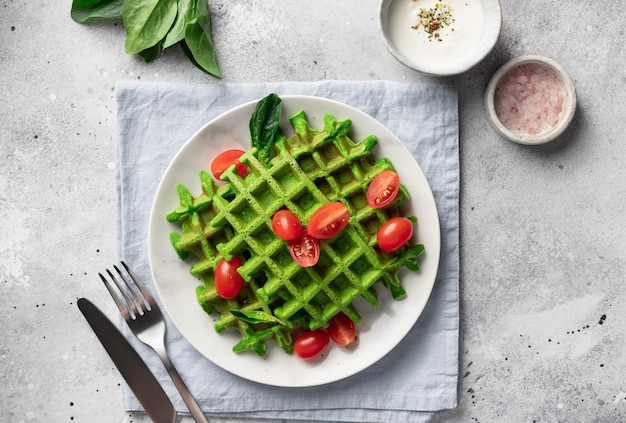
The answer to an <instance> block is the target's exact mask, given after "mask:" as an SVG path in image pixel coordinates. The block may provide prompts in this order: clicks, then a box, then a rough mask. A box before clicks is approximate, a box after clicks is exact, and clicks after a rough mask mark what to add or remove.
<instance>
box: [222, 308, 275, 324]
mask: <svg viewBox="0 0 626 423" xmlns="http://www.w3.org/2000/svg"><path fill="white" fill-rule="evenodd" d="M230 314H232V315H233V316H234V317H236V318H237V319H239V320H243V321H244V322H248V323H252V324H256V323H278V324H281V325H283V326H285V322H283V321H282V320H280V319H279V318H278V317H276V316H274V315H273V314H269V313H265V312H263V311H255V310H253V311H243V310H230Z"/></svg>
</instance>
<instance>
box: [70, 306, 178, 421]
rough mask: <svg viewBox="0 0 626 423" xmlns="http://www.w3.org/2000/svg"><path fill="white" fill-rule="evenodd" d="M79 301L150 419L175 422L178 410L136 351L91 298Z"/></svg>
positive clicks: (88, 320) (84, 313)
mask: <svg viewBox="0 0 626 423" xmlns="http://www.w3.org/2000/svg"><path fill="white" fill-rule="evenodd" d="M77 304H78V308H79V309H80V311H81V313H83V316H85V319H87V322H88V323H89V325H90V326H91V328H92V329H93V331H94V332H95V333H96V336H97V337H98V339H99V340H100V343H101V344H102V346H103V347H104V349H105V350H106V352H107V353H108V354H109V357H111V360H113V363H115V366H116V367H117V369H118V370H119V371H120V373H121V374H122V377H123V378H124V380H125V381H126V383H127V384H128V386H129V387H130V389H132V391H133V393H134V394H135V396H136V397H137V399H138V400H139V402H140V403H141V405H143V408H144V409H145V410H146V412H147V413H148V415H149V416H150V418H152V420H153V421H154V422H155V423H173V422H174V421H175V420H176V410H175V409H174V406H173V405H172V402H171V401H170V399H169V398H168V396H167V394H166V393H165V391H163V388H162V387H161V385H160V384H159V382H158V381H157V380H156V378H155V377H154V375H153V374H152V372H151V371H150V369H148V366H146V363H145V362H144V361H143V360H142V358H141V357H140V356H139V354H137V351H135V349H134V348H133V347H132V345H130V343H129V342H128V340H127V339H126V338H125V337H124V335H122V333H121V332H120V331H119V330H118V329H117V327H115V325H114V324H113V323H112V322H111V321H110V320H109V319H108V318H107V317H106V316H105V315H104V313H102V311H100V309H99V308H98V307H96V306H95V305H94V304H93V303H92V302H91V301H89V300H88V299H86V298H80V299H79V300H78V301H77Z"/></svg>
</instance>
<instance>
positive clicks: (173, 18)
mask: <svg viewBox="0 0 626 423" xmlns="http://www.w3.org/2000/svg"><path fill="white" fill-rule="evenodd" d="M70 15H71V18H72V19H73V20H74V21H76V22H79V23H84V22H86V21H88V20H90V19H93V18H101V19H122V22H123V24H124V28H125V30H126V40H125V42H124V50H125V51H126V53H128V54H138V55H139V56H141V57H142V58H143V60H144V61H146V62H151V61H153V60H155V59H157V58H158V57H159V56H160V55H161V53H162V52H163V50H164V49H166V48H168V47H171V46H173V45H175V44H180V45H181V47H182V49H183V51H184V52H185V55H186V56H187V58H188V59H189V60H190V61H191V63H193V64H194V65H195V66H197V67H198V68H199V69H201V70H202V71H204V72H206V73H208V74H210V75H213V76H215V77H218V78H221V77H222V74H221V73H220V70H219V67H218V66H217V61H216V59H215V48H214V46H213V39H212V37H211V14H210V11H209V5H208V0H128V1H124V0H72V9H71V13H70Z"/></svg>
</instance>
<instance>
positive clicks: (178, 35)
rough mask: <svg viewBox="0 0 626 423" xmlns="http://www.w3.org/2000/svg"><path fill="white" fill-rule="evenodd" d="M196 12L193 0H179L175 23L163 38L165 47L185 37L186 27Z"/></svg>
mask: <svg viewBox="0 0 626 423" xmlns="http://www.w3.org/2000/svg"><path fill="white" fill-rule="evenodd" d="M194 12H195V8H194V1H193V0H178V13H177V14H176V20H175V21H174V25H172V28H170V31H169V32H168V33H167V35H166V36H165V40H163V48H164V49H165V48H168V47H171V46H173V45H174V44H176V43H178V42H180V41H182V40H183V39H184V38H185V27H186V26H187V24H188V23H189V22H190V21H191V20H192V19H193V16H194Z"/></svg>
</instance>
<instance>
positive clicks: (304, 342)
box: [293, 329, 330, 360]
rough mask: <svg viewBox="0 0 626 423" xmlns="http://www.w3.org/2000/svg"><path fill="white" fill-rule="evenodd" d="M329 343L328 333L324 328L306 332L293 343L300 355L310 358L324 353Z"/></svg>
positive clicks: (294, 348) (295, 350) (297, 353)
mask: <svg viewBox="0 0 626 423" xmlns="http://www.w3.org/2000/svg"><path fill="white" fill-rule="evenodd" d="M329 343H330V338H329V337H328V333H326V331H325V330H323V329H315V330H313V331H309V332H304V333H303V334H302V335H300V336H299V337H298V338H296V340H295V341H294V343H293V350H294V352H295V353H296V355H297V356H298V357H300V358H303V359H305V360H310V359H312V358H315V357H317V356H319V355H320V354H321V353H323V352H324V350H325V349H326V347H327V346H328V344H329Z"/></svg>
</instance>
